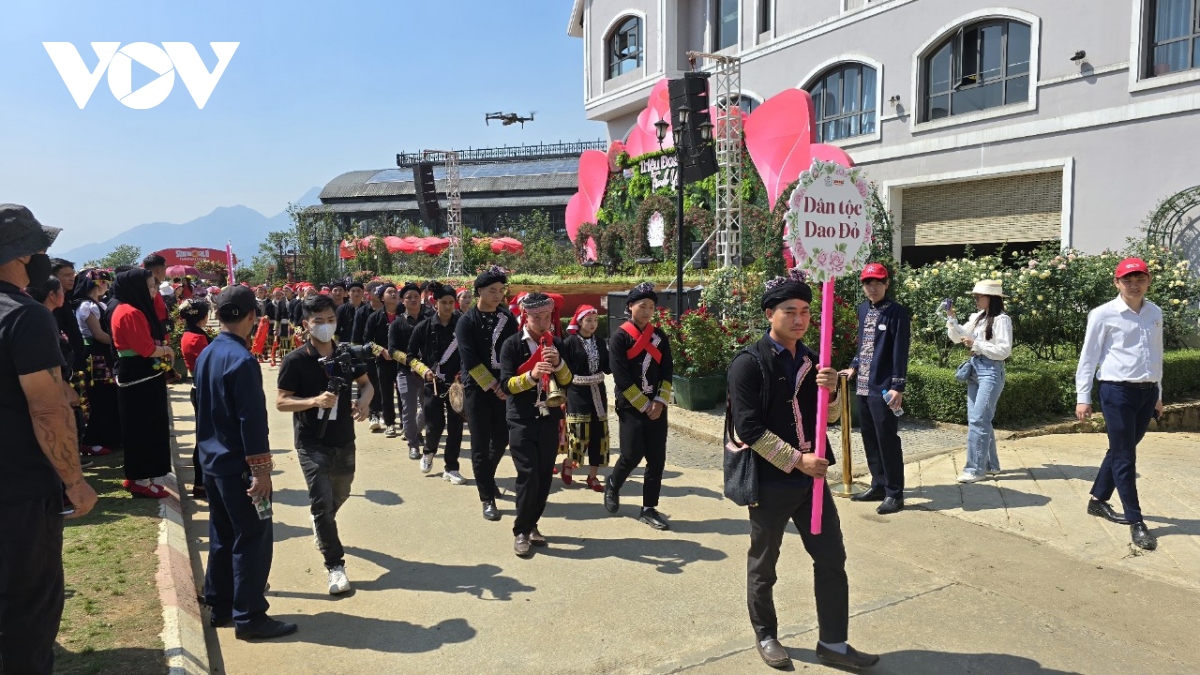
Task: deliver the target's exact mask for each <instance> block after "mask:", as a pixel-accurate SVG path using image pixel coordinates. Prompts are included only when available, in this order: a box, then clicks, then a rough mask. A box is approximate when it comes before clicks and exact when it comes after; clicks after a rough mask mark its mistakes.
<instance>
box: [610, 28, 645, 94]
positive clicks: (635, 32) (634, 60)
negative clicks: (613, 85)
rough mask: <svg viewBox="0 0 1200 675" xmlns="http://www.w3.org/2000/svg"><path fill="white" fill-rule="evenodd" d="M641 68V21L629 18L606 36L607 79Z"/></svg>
mask: <svg viewBox="0 0 1200 675" xmlns="http://www.w3.org/2000/svg"><path fill="white" fill-rule="evenodd" d="M641 67H642V20H641V19H639V18H638V17H636V16H631V17H629V18H628V19H625V20H624V21H622V22H621V24H620V25H619V26H617V29H616V30H614V31H613V32H612V33H611V34H610V35H609V36H608V79H610V80H611V79H612V78H614V77H618V76H620V75H624V74H625V73H630V72H633V71H635V70H637V69H638V68H641Z"/></svg>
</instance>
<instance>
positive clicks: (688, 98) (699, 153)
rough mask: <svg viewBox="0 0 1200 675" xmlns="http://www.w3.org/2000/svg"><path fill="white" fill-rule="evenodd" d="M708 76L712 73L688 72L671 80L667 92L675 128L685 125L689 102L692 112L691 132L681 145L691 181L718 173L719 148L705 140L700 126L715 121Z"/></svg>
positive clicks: (681, 159)
mask: <svg viewBox="0 0 1200 675" xmlns="http://www.w3.org/2000/svg"><path fill="white" fill-rule="evenodd" d="M708 77H709V73H692V72H688V73H684V74H683V77H682V78H680V79H677V80H668V81H667V93H668V94H669V95H670V97H671V128H672V129H679V128H681V127H680V125H679V109H680V108H681V107H683V106H684V105H685V104H686V105H687V107H688V108H690V109H691V111H692V113H691V115H689V116H688V129H689V131H688V133H686V134H684V136H683V147H681V148H679V150H680V153H679V157H680V162H681V164H682V165H683V166H682V169H683V179H684V181H686V182H688V183H693V182H695V181H698V180H703V179H705V178H708V177H709V176H711V175H713V174H714V173H716V172H717V152H716V149H715V148H714V146H713V143H712V142H708V143H705V142H704V139H703V138H701V137H700V125H701V124H704V123H705V122H709V123H711V122H712V120H711V119H710V116H709V114H708V106H709V105H710V104H709V100H708ZM693 155H695V156H694V157H693Z"/></svg>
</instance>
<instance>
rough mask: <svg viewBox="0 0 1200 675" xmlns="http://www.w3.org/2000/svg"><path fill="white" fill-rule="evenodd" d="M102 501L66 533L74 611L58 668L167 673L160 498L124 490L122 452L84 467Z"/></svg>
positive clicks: (62, 635)
mask: <svg viewBox="0 0 1200 675" xmlns="http://www.w3.org/2000/svg"><path fill="white" fill-rule="evenodd" d="M84 473H85V474H86V475H87V479H88V482H89V483H91V485H92V487H93V488H95V490H96V492H97V493H98V494H99V495H100V502H99V503H98V504H97V505H96V508H95V509H94V510H93V511H92V512H91V513H90V514H88V515H87V516H85V517H83V518H81V519H78V520H68V521H67V527H66V531H65V533H64V536H63V568H64V570H65V572H66V596H67V602H66V608H65V609H64V611H63V618H62V624H61V626H60V628H59V632H58V648H57V649H56V650H55V652H56V661H55V672H56V673H63V674H66V673H113V674H114V675H115V674H118V673H119V674H120V675H144V674H150V673H154V674H161V673H164V672H166V670H167V667H166V662H165V660H164V658H163V643H162V640H161V639H160V637H159V633H161V632H162V629H163V619H162V606H161V604H160V602H159V599H158V589H157V587H156V585H155V580H154V578H155V573H156V572H157V570H158V556H157V555H156V554H155V548H156V547H157V545H158V527H159V522H160V518H159V514H158V500H155V499H134V498H133V497H131V496H130V495H129V493H128V492H126V491H125V490H124V489H122V488H121V481H122V479H123V478H124V475H123V472H122V469H121V453H119V452H118V453H114V454H112V455H109V456H108V457H100V458H97V459H96V460H95V464H94V465H93V466H92V467H91V468H89V469H84Z"/></svg>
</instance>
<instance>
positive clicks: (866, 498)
mask: <svg viewBox="0 0 1200 675" xmlns="http://www.w3.org/2000/svg"><path fill="white" fill-rule="evenodd" d="M850 501H852V502H881V501H883V488H881V487H875V486H871V488H870V489H868V490H867V491H866V492H860V493H858V494H856V495H854V496H853V497H851V498H850Z"/></svg>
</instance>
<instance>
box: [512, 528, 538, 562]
mask: <svg viewBox="0 0 1200 675" xmlns="http://www.w3.org/2000/svg"><path fill="white" fill-rule="evenodd" d="M513 553H516V554H517V555H518V556H520V557H522V558H528V557H529V556H531V555H533V552H532V551H530V550H529V535H527V534H518V535H517V538H516V539H514V540H513Z"/></svg>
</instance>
